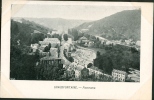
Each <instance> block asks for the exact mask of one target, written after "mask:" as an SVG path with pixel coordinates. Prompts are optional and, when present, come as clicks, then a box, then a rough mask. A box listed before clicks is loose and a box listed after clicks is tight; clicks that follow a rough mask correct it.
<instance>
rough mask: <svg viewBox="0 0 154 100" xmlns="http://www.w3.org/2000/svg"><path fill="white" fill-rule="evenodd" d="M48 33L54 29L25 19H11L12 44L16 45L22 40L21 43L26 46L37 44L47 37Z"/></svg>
mask: <svg viewBox="0 0 154 100" xmlns="http://www.w3.org/2000/svg"><path fill="white" fill-rule="evenodd" d="M48 31H52V29H49V28H46V27H44V26H42V25H39V24H36V23H34V22H30V21H27V20H24V19H21V20H17V19H15V20H14V19H11V42H15V43H16V41H17V40H20V43H21V44H24V45H30V44H31V43H37V42H38V41H41V40H43V39H44V38H45V37H46V34H47V32H48Z"/></svg>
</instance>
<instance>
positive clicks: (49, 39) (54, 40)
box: [44, 38, 59, 42]
mask: <svg viewBox="0 0 154 100" xmlns="http://www.w3.org/2000/svg"><path fill="white" fill-rule="evenodd" d="M44 41H50V42H59V40H58V38H45V39H44Z"/></svg>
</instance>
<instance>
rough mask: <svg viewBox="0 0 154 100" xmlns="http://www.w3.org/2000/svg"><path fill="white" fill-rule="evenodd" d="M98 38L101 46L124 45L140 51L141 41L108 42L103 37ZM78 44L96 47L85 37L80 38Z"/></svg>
mask: <svg viewBox="0 0 154 100" xmlns="http://www.w3.org/2000/svg"><path fill="white" fill-rule="evenodd" d="M95 37H96V38H98V39H99V41H100V42H101V44H103V43H104V44H105V45H116V44H119V45H124V46H129V47H135V48H136V49H137V50H140V41H136V42H134V41H133V40H132V39H128V40H124V41H122V40H107V39H105V38H103V37H100V36H95ZM77 43H78V44H81V45H82V46H85V47H92V46H93V45H94V41H92V40H88V39H87V38H86V37H85V36H83V37H81V38H79V39H78V40H77Z"/></svg>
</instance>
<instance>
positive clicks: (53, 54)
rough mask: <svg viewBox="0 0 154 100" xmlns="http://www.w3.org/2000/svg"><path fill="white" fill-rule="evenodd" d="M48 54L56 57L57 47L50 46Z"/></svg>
mask: <svg viewBox="0 0 154 100" xmlns="http://www.w3.org/2000/svg"><path fill="white" fill-rule="evenodd" d="M50 56H51V57H56V58H57V57H58V49H57V48H52V47H51V48H50Z"/></svg>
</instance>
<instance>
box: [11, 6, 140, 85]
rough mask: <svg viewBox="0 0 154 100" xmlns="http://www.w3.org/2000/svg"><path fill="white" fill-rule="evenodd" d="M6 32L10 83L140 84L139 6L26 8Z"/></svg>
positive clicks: (12, 20)
mask: <svg viewBox="0 0 154 100" xmlns="http://www.w3.org/2000/svg"><path fill="white" fill-rule="evenodd" d="M18 6H21V5H20V4H14V5H12V6H11V7H12V8H11V10H12V12H14V10H15V8H16V7H18ZM79 15H80V16H79ZM89 15H90V17H89V18H88V16H89ZM10 27H11V40H10V42H11V43H10V44H11V45H10V46H11V47H10V49H11V51H10V79H11V80H51V81H94V82H95V81H96V82H97V81H99V82H140V30H141V9H140V7H127V6H126V7H120V6H118V7H112V6H100V7H99V6H98V7H97V6H71V5H65V6H64V5H60V6H54V5H52V6H50V5H46V6H45V5H35V4H31V5H30V4H29V5H25V6H24V7H23V8H22V9H21V10H20V11H19V12H18V13H16V14H14V15H12V16H11V26H10Z"/></svg>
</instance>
